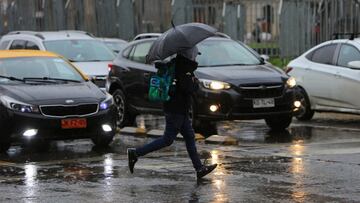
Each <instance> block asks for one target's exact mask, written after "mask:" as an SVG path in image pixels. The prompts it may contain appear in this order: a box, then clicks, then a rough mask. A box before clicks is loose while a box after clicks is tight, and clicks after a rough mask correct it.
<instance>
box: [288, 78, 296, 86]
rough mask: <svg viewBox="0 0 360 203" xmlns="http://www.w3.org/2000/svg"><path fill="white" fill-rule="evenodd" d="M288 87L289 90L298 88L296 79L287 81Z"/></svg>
mask: <svg viewBox="0 0 360 203" xmlns="http://www.w3.org/2000/svg"><path fill="white" fill-rule="evenodd" d="M286 86H287V87H288V88H293V87H295V86H296V80H295V78H294V77H290V78H289V79H288V80H287V81H286Z"/></svg>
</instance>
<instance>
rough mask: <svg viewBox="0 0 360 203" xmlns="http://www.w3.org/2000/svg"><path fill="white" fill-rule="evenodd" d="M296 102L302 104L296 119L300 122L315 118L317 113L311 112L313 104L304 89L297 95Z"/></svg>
mask: <svg viewBox="0 0 360 203" xmlns="http://www.w3.org/2000/svg"><path fill="white" fill-rule="evenodd" d="M295 97H296V100H297V101H300V102H301V107H300V108H299V110H298V112H297V114H296V116H295V117H296V118H297V119H298V120H300V121H308V120H311V119H312V117H313V116H314V113H315V111H313V110H311V104H310V100H309V97H308V96H307V94H306V92H305V90H304V89H300V90H299V91H298V92H297V93H296V96H295Z"/></svg>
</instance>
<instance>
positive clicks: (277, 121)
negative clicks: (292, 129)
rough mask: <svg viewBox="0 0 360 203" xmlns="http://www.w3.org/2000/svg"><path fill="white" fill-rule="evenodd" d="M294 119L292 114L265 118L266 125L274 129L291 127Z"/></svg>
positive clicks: (281, 129) (279, 129)
mask: <svg viewBox="0 0 360 203" xmlns="http://www.w3.org/2000/svg"><path fill="white" fill-rule="evenodd" d="M291 121H292V115H277V116H272V117H269V118H266V119H265V122H266V125H267V126H269V128H270V129H271V130H272V131H277V132H278V131H283V130H285V129H286V128H287V127H289V125H290V123H291Z"/></svg>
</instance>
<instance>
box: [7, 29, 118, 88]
mask: <svg viewBox="0 0 360 203" xmlns="http://www.w3.org/2000/svg"><path fill="white" fill-rule="evenodd" d="M0 49H9V50H11V49H32V50H46V51H51V52H55V53H57V54H60V55H62V56H64V57H65V58H67V59H68V60H69V61H70V62H72V63H73V64H74V65H75V66H77V67H78V68H80V69H81V70H82V71H83V72H84V73H85V74H87V75H88V76H90V77H91V78H92V79H93V81H94V82H95V84H97V85H98V86H99V87H100V88H105V79H106V76H107V75H108V64H109V63H111V62H112V61H113V60H114V58H115V54H114V53H113V52H112V51H111V50H110V49H109V48H108V47H107V46H106V45H105V44H104V43H102V42H101V41H99V40H98V39H96V38H95V37H94V36H93V35H92V34H90V33H87V32H83V31H74V30H64V31H56V32H33V31H14V32H10V33H8V34H6V35H4V36H3V37H2V38H1V40H0Z"/></svg>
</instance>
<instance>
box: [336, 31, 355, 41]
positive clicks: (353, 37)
mask: <svg viewBox="0 0 360 203" xmlns="http://www.w3.org/2000/svg"><path fill="white" fill-rule="evenodd" d="M359 35H360V33H350V32H349V33H334V34H333V39H345V38H346V37H345V36H349V37H348V39H349V40H354V39H355V38H356V37H358V36H359ZM340 36H343V37H340Z"/></svg>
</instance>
